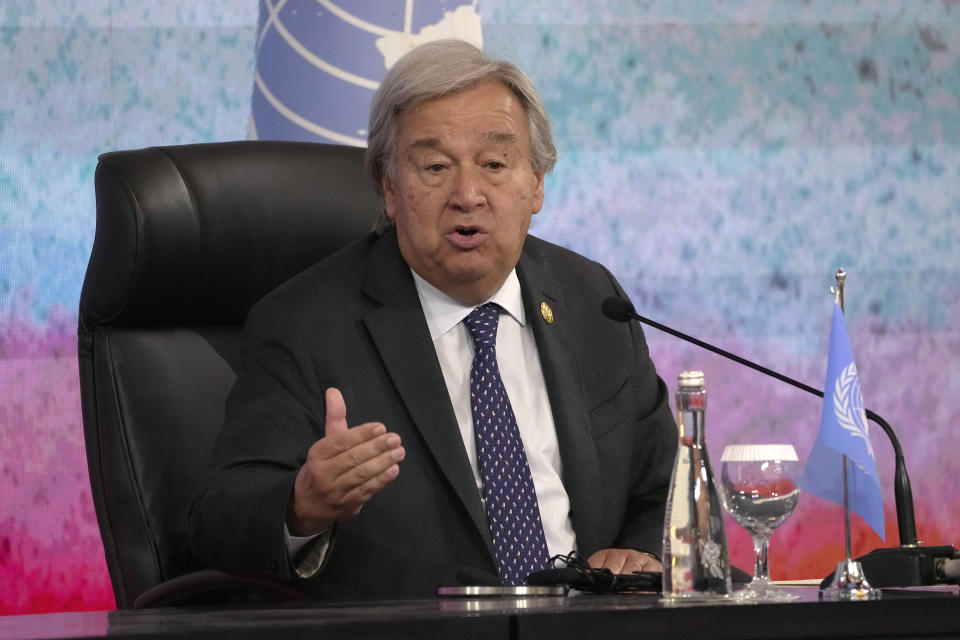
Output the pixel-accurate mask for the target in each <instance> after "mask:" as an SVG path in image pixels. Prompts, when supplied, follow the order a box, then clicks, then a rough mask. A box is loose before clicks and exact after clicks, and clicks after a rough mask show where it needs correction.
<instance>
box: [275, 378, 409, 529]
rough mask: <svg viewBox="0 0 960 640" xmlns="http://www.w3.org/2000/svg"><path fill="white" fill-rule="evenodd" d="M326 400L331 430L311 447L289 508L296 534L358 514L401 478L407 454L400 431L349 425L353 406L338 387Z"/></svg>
mask: <svg viewBox="0 0 960 640" xmlns="http://www.w3.org/2000/svg"><path fill="white" fill-rule="evenodd" d="M326 405H327V414H326V423H325V424H326V426H325V431H324V433H325V435H324V437H323V438H320V439H319V440H317V441H316V442H315V443H313V445H312V446H311V447H310V451H308V452H307V460H306V462H304V464H303V466H302V467H300V471H299V472H297V479H296V481H295V482H294V486H293V498H292V499H291V501H290V505H289V507H288V508H287V527H288V528H289V530H290V533H291V534H293V535H300V536H305V535H311V534H314V533H318V532H319V531H322V530H323V529H325V528H327V527H328V526H330V525H331V524H333V523H335V522H346V521H347V520H350V519H352V518H355V517H356V516H357V514H359V513H360V509H361V508H363V505H364V504H366V502H367V501H368V500H370V498H372V497H373V496H375V495H376V494H377V493H378V492H379V491H380V490H381V489H383V488H384V487H385V486H387V485H388V484H390V483H391V482H393V480H394V479H396V477H397V475H398V474H399V473H400V467H399V462H400V461H401V460H403V458H404V456H405V454H406V452H405V451H404V449H403V447H402V446H401V444H400V436H398V435H397V434H395V433H388V432H387V428H386V427H385V426H383V425H382V424H380V423H379V422H367V423H364V424H361V425H358V426H356V427H352V428H350V427H347V407H346V405H345V404H344V402H343V396H342V395H341V394H340V391H339V390H338V389H335V388H333V387H331V388H329V389H327V391H326Z"/></svg>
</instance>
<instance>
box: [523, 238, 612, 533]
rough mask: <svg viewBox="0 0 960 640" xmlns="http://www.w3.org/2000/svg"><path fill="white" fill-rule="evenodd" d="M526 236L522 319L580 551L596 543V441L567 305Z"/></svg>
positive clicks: (597, 462) (597, 508)
mask: <svg viewBox="0 0 960 640" xmlns="http://www.w3.org/2000/svg"><path fill="white" fill-rule="evenodd" d="M531 244H532V243H531V242H530V240H529V239H528V241H527V243H526V245H525V247H524V252H523V255H522V256H521V257H520V262H519V263H518V265H517V277H518V278H519V279H520V287H521V290H522V291H523V304H524V308H525V312H526V316H527V322H529V323H530V326H531V327H532V329H533V335H534V338H535V339H536V342H537V351H538V352H539V354H540V364H541V367H542V368H543V377H544V380H545V382H546V385H547V395H548V396H549V398H550V407H551V410H552V413H553V420H554V423H555V425H556V429H557V440H558V442H559V445H560V458H561V460H562V462H563V484H564V487H565V488H566V490H567V495H568V496H569V498H570V510H571V518H572V520H573V529H574V531H575V532H576V535H577V546H578V548H580V549H597V548H598V545H599V543H600V519H601V517H602V513H601V509H600V499H599V496H600V495H601V491H602V487H601V486H600V479H599V474H598V473H597V470H598V469H599V461H598V457H597V449H596V445H595V444H594V441H593V436H592V435H591V433H590V430H589V424H590V419H589V413H588V407H586V406H584V402H583V393H582V391H581V389H582V387H581V384H580V379H579V375H578V371H579V370H580V369H579V367H578V366H577V365H578V363H577V361H576V356H575V353H576V351H575V350H574V347H573V344H574V342H573V336H572V335H571V334H570V325H569V323H568V322H566V321H565V320H566V318H568V317H569V316H568V315H567V313H566V312H567V310H568V309H569V306H568V305H566V304H565V302H564V299H563V294H562V293H561V291H562V289H561V287H560V284H561V283H559V282H557V281H556V280H555V279H554V278H553V277H552V276H551V274H550V270H549V266H548V265H546V264H545V262H544V260H543V257H542V255H541V254H540V252H539V251H538V250H536V248H534V247H532V246H531ZM542 302H546V303H547V304H548V305H549V306H550V308H551V310H552V312H553V322H552V323H549V324H548V323H547V322H546V320H545V319H544V318H543V314H542V312H541V306H540V305H541V303H542Z"/></svg>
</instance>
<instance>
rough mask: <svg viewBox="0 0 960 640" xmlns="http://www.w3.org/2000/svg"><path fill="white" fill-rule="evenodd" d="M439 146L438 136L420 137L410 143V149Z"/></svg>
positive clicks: (436, 147) (435, 147)
mask: <svg viewBox="0 0 960 640" xmlns="http://www.w3.org/2000/svg"><path fill="white" fill-rule="evenodd" d="M440 146H441V145H440V138H420V139H418V140H414V141H413V142H411V143H410V148H411V149H418V148H424V149H439V148H440Z"/></svg>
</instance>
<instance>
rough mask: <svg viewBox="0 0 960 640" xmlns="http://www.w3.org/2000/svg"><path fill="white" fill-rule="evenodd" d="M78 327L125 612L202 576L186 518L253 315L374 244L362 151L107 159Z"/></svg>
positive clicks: (295, 146) (232, 151)
mask: <svg viewBox="0 0 960 640" xmlns="http://www.w3.org/2000/svg"><path fill="white" fill-rule="evenodd" d="M95 182H96V195H97V229H96V238H95V240H94V245H93V251H92V254H91V256H90V263H89V265H88V267H87V272H86V277H85V279H84V283H83V291H82V293H81V296H80V315H79V328H78V343H79V365H80V384H81V393H82V405H83V407H82V410H83V426H84V437H85V440H86V449H87V462H88V466H89V469H90V482H91V487H92V493H93V499H94V505H95V507H96V512H97V519H98V522H99V525H100V532H101V535H102V537H103V544H104V551H105V554H106V558H107V566H108V568H109V571H110V577H111V581H112V583H113V589H114V595H115V597H116V601H117V606H118V607H120V608H126V607H129V606H130V605H131V604H132V603H133V601H134V600H135V599H136V598H137V596H138V595H140V594H141V593H143V592H144V591H146V590H147V589H150V588H151V587H154V586H155V585H157V584H160V583H161V582H163V581H165V580H169V579H171V578H173V577H176V576H178V575H182V574H185V573H188V572H190V571H193V570H196V569H199V568H201V567H200V566H199V564H198V563H197V561H196V560H195V559H194V558H193V557H192V555H191V553H190V549H189V545H188V542H187V511H188V509H189V506H190V501H191V499H192V496H193V494H194V492H195V490H196V489H197V487H198V484H199V481H200V478H201V476H202V475H203V473H204V472H205V469H206V465H207V462H208V456H209V451H210V447H211V445H212V443H213V440H214V439H215V437H216V436H217V434H218V433H219V430H220V427H221V424H222V421H223V413H224V409H223V405H224V401H225V399H226V396H227V393H228V392H229V390H230V388H231V386H232V385H233V382H234V380H235V378H236V373H235V372H236V370H237V367H238V366H239V363H240V357H241V356H240V344H241V332H242V326H243V322H244V318H245V317H246V314H247V311H248V310H249V308H250V306H251V305H252V304H253V303H254V302H255V301H256V300H258V299H259V298H260V297H262V296H263V295H264V294H266V293H267V292H268V291H270V290H271V289H273V288H274V287H275V286H277V285H278V284H280V283H281V282H283V281H284V280H286V279H287V278H289V277H291V276H293V275H294V274H296V273H297V272H299V271H301V270H303V269H304V268H306V267H308V266H309V265H311V264H313V263H314V262H316V261H318V260H320V259H322V258H324V257H325V256H327V255H328V254H330V253H332V252H333V251H335V250H337V249H339V248H340V247H342V246H344V245H345V244H347V243H349V242H350V241H352V240H355V239H358V238H360V237H362V236H363V235H364V233H365V232H367V231H368V230H369V229H370V228H371V225H372V222H373V220H374V218H375V217H376V215H377V214H378V211H379V209H380V204H379V201H378V200H377V197H376V195H375V193H374V190H373V188H372V186H371V185H370V184H369V181H368V180H367V178H366V176H365V175H364V171H363V150H362V149H357V148H353V147H340V146H331V145H320V144H310V143H294V142H266V141H257V142H253V141H250V142H225V143H214V144H197V145H185V146H172V147H154V148H149V149H141V150H136V151H119V152H114V153H106V154H104V155H102V156H100V163H99V165H98V167H97V172H96V178H95Z"/></svg>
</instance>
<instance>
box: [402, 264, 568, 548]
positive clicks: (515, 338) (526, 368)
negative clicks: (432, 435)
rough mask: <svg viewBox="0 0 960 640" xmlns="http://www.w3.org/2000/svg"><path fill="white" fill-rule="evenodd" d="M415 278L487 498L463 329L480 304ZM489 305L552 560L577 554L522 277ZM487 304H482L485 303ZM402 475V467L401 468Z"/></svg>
mask: <svg viewBox="0 0 960 640" xmlns="http://www.w3.org/2000/svg"><path fill="white" fill-rule="evenodd" d="M411 273H413V279H414V282H415V283H416V286H417V294H418V295H419V296H420V304H421V306H422V307H423V314H424V316H425V317H426V320H427V327H428V328H429V329H430V338H431V339H432V340H433V346H434V348H435V349H436V350H437V358H438V359H439V360H440V369H441V371H442V372H443V379H444V382H445V383H446V385H447V393H448V394H449V396H450V402H451V403H452V404H453V410H454V413H455V414H456V416H457V424H458V425H459V427H460V437H461V438H462V439H463V446H464V448H465V449H466V451H467V457H468V458H469V460H470V466H471V468H472V469H473V477H474V480H476V483H477V488H478V489H479V490H480V495H481V496H482V495H483V484H482V482H481V480H480V465H479V462H478V460H477V445H476V441H475V439H474V434H473V414H472V412H471V410H470V368H471V366H472V364H473V339H472V338H471V337H470V331H469V330H468V329H467V327H466V325H464V324H463V320H464V318H466V317H467V316H468V315H470V312H471V311H473V310H474V309H475V308H476V307H478V306H480V305H464V304H461V303H460V302H457V301H456V300H454V299H453V298H451V297H450V296H448V295H447V294H445V293H443V292H442V291H440V290H439V289H437V288H436V287H434V286H433V285H431V284H430V283H429V282H427V281H426V280H424V279H423V278H421V277H420V276H418V275H417V274H416V273H415V272H413V270H411ZM484 302H495V303H497V304H498V305H500V306H501V307H502V308H503V309H504V311H505V312H504V313H501V314H500V326H499V328H498V330H497V364H498V365H499V367H500V376H501V377H502V378H503V386H504V388H506V390H507V396H508V397H509V398H510V405H511V406H512V407H513V413H514V415H515V416H516V418H517V426H518V428H519V429H520V439H521V440H522V441H523V449H524V451H525V453H526V455H527V463H528V465H529V466H530V474H531V476H532V477H533V485H534V488H535V489H536V492H537V502H538V503H539V505H540V519H541V521H542V522H543V533H544V536H545V537H546V540H547V549H548V551H549V553H550V555H551V556H553V555H557V554H567V553H569V552H570V551H572V550H573V549H574V548H575V545H576V536H575V535H574V533H573V524H572V523H571V521H570V499H569V497H568V496H567V491H566V489H564V487H563V482H562V481H561V478H562V468H561V462H560V448H559V445H558V443H557V431H556V427H555V425H554V423H553V413H552V412H551V410H550V399H549V398H548V397H547V386H546V383H545V382H544V380H543V370H542V369H541V368H540V354H539V352H538V351H537V344H536V342H535V340H534V338H533V330H532V329H531V328H530V326H529V325H528V324H527V322H526V316H525V314H524V309H523V297H522V296H521V293H520V281H519V280H518V279H517V272H516V270H514V271H511V272H510V275H509V276H508V277H507V280H506V282H504V283H503V286H502V287H500V290H499V291H497V292H496V293H495V294H493V296H491V297H490V298H489V299H488V300H486V301H484ZM481 304H482V303H481ZM400 473H401V474H402V473H403V464H402V463H401V465H400Z"/></svg>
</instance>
